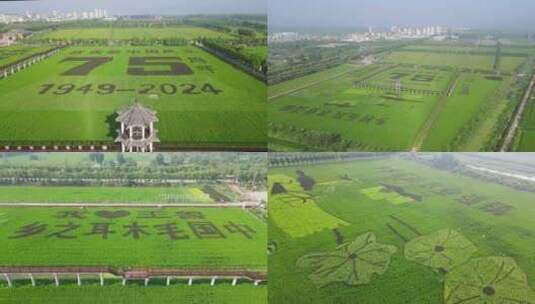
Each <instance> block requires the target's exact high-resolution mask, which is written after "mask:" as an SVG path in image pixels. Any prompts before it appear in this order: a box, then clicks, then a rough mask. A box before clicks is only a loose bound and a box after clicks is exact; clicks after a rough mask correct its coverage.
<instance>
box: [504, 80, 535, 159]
mask: <svg viewBox="0 0 535 304" xmlns="http://www.w3.org/2000/svg"><path fill="white" fill-rule="evenodd" d="M534 86H535V73H534V74H533V76H532V78H531V82H530V84H529V86H528V88H527V90H526V92H525V93H524V98H523V99H522V101H521V102H520V105H519V106H518V109H517V111H516V114H515V116H514V118H513V120H512V122H511V124H510V125H509V128H508V130H507V133H506V136H505V139H504V141H503V144H502V146H501V148H500V152H507V151H508V150H509V148H510V147H511V143H512V142H513V138H514V137H515V134H516V130H517V129H518V126H519V125H520V121H521V120H522V117H523V116H524V111H525V110H526V107H527V105H528V103H529V100H530V98H531V95H532V93H533V88H534Z"/></svg>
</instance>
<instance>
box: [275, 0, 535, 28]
mask: <svg viewBox="0 0 535 304" xmlns="http://www.w3.org/2000/svg"><path fill="white" fill-rule="evenodd" d="M534 11H535V1H532V0H471V1H465V0H403V1H399V0H330V1H325V0H292V1H287V0H269V3H268V15H269V23H270V29H271V30H277V29H281V28H284V29H292V28H293V29H302V30H306V29H310V30H314V29H316V30H321V29H323V30H325V29H348V28H356V27H368V26H374V27H386V28H389V27H391V26H394V25H397V26H426V25H432V24H439V25H443V26H451V27H470V28H482V29H530V28H535V18H533V12H534Z"/></svg>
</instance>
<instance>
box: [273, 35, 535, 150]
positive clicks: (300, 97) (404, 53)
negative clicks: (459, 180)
mask: <svg viewBox="0 0 535 304" xmlns="http://www.w3.org/2000/svg"><path fill="white" fill-rule="evenodd" d="M528 51H529V49H528V50H526V52H521V51H518V53H517V54H516V55H515V54H511V55H509V56H506V55H504V54H508V53H504V52H505V51H503V50H502V51H501V54H502V55H501V56H500V57H499V58H500V59H499V61H498V62H497V63H496V62H495V61H496V53H497V49H496V47H476V46H463V45H454V44H451V45H444V46H441V45H437V44H414V45H408V46H406V47H404V48H403V49H402V50H401V51H395V52H390V53H387V56H386V58H383V59H381V61H380V62H377V63H375V64H372V65H368V66H364V67H352V66H350V65H341V66H338V67H337V68H333V69H329V70H325V71H322V72H318V73H315V74H311V75H308V76H305V77H301V78H297V79H292V80H289V81H286V82H282V83H278V84H276V85H273V86H270V87H269V88H268V91H269V96H270V99H271V102H270V103H269V108H268V115H269V119H268V120H269V126H268V137H269V148H270V150H272V151H409V150H416V151H418V150H422V151H479V150H488V149H493V148H492V145H493V144H492V142H496V141H497V139H496V137H498V136H500V135H499V134H498V133H499V132H502V131H501V130H500V128H501V124H503V119H504V115H503V114H505V113H504V112H505V111H507V110H509V109H510V108H511V107H510V106H509V105H508V103H510V101H511V98H510V96H512V95H511V91H512V89H511V87H512V86H513V81H516V80H517V79H516V78H515V76H514V75H513V74H512V73H513V71H515V70H516V69H517V68H518V67H519V66H520V65H521V64H524V63H526V62H527V60H528V55H529V52H528ZM495 66H498V70H499V72H497V71H496V70H495ZM351 69H353V70H351ZM336 76H337V77H336ZM515 90H516V89H515Z"/></svg>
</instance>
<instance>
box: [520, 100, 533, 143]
mask: <svg viewBox="0 0 535 304" xmlns="http://www.w3.org/2000/svg"><path fill="white" fill-rule="evenodd" d="M518 132H519V134H518V135H517V136H518V137H519V142H518V147H517V149H516V151H519V152H529V151H535V96H532V97H531V99H530V101H529V104H528V107H527V108H526V112H525V113H524V117H523V119H522V122H521V124H520V127H519V131H518Z"/></svg>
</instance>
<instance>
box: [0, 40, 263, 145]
mask: <svg viewBox="0 0 535 304" xmlns="http://www.w3.org/2000/svg"><path fill="white" fill-rule="evenodd" d="M265 94H266V90H265V86H264V85H263V84H262V82H260V81H258V80H256V79H255V78H253V77H251V76H249V75H246V74H245V73H243V72H241V71H239V70H237V69H235V68H233V67H231V66H229V65H228V64H226V63H223V62H222V61H220V60H219V59H217V58H215V57H213V56H212V55H210V54H208V53H206V52H204V51H202V50H200V49H198V48H196V47H193V46H181V47H162V46H156V47H130V46H128V47H127V46H120V47H68V48H65V49H63V50H62V51H61V52H60V54H58V55H55V56H53V57H50V58H49V59H47V60H45V61H43V62H40V63H38V64H35V65H33V66H32V67H30V68H28V69H26V70H23V71H21V72H19V73H16V74H15V75H13V76H12V77H8V78H6V79H4V80H2V81H0V98H1V99H2V100H3V102H2V104H1V105H0V115H1V117H2V127H3V129H4V132H2V135H0V141H1V142H3V143H4V144H12V145H15V144H21V143H22V144H25V143H26V144H28V143H30V144H35V145H37V144H48V145H51V144H66V143H70V144H77V143H78V144H80V143H81V144H84V143H86V144H87V143H91V142H97V143H108V144H109V143H111V142H113V140H114V139H115V137H116V128H117V125H116V122H115V112H116V111H117V110H119V109H121V108H122V107H124V106H127V105H130V104H132V103H133V102H134V101H136V100H137V101H138V102H141V103H142V104H144V105H145V106H147V107H150V108H152V109H154V110H156V111H157V112H158V114H157V116H158V118H159V123H157V124H156V128H158V129H159V137H160V139H161V141H162V145H168V146H174V147H190V148H202V147H222V148H224V147H234V148H236V147H238V148H240V147H242V148H243V147H250V148H258V149H262V147H263V146H265V106H264V104H265Z"/></svg>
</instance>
